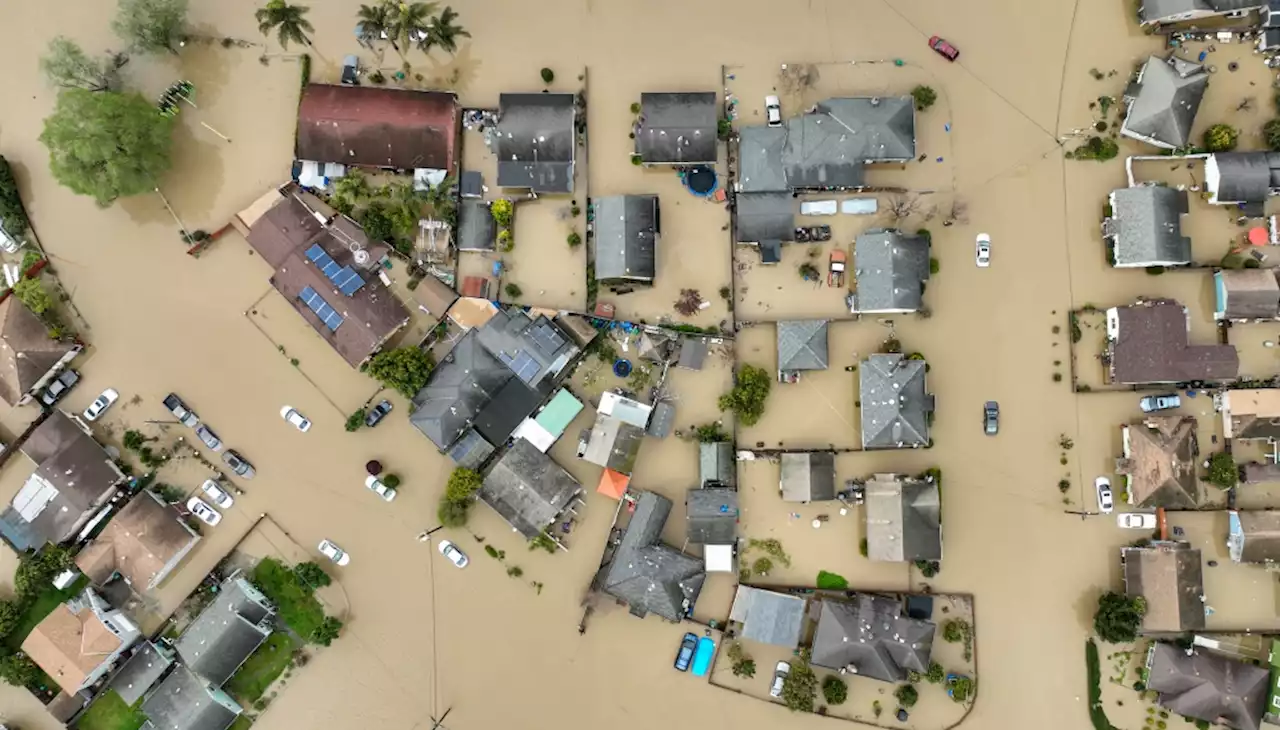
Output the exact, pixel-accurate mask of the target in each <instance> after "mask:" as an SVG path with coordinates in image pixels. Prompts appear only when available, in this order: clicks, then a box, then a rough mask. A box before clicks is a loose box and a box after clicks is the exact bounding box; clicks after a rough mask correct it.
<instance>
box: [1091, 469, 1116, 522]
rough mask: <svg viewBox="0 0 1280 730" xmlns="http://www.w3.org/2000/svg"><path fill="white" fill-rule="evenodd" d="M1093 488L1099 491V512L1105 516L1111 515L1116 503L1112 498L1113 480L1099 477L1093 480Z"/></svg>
mask: <svg viewBox="0 0 1280 730" xmlns="http://www.w3.org/2000/svg"><path fill="white" fill-rule="evenodd" d="M1093 486H1094V488H1095V489H1097V490H1098V511H1099V512H1101V513H1102V514H1104V515H1109V514H1111V510H1113V509H1115V506H1116V503H1115V500H1114V499H1113V498H1112V496H1111V480H1110V479H1108V478H1106V477H1098V478H1097V479H1095V480H1093Z"/></svg>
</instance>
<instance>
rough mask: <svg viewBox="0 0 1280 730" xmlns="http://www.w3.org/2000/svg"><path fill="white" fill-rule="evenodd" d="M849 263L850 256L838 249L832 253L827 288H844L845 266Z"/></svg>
mask: <svg viewBox="0 0 1280 730" xmlns="http://www.w3.org/2000/svg"><path fill="white" fill-rule="evenodd" d="M848 261H849V254H847V253H845V252H844V251H841V250H840V249H836V250H834V251H832V252H831V261H830V263H829V271H827V286H830V287H839V286H844V272H845V265H846V264H847V263H848Z"/></svg>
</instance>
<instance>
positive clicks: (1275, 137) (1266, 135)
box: [1262, 119, 1280, 152]
mask: <svg viewBox="0 0 1280 730" xmlns="http://www.w3.org/2000/svg"><path fill="white" fill-rule="evenodd" d="M1262 138H1263V139H1264V140H1266V142H1267V149H1269V150H1271V151H1272V152H1280V119H1272V120H1271V121H1269V122H1267V123H1266V124H1264V125H1262Z"/></svg>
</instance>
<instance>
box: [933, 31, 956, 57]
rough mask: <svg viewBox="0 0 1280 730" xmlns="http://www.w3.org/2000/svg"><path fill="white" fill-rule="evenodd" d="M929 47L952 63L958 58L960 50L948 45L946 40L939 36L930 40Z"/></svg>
mask: <svg viewBox="0 0 1280 730" xmlns="http://www.w3.org/2000/svg"><path fill="white" fill-rule="evenodd" d="M929 47H930V48H932V49H933V50H934V51H936V52H937V53H938V55H940V56H942V57H943V58H945V59H947V60H948V61H954V60H956V59H957V58H960V49H958V48H956V47H955V46H953V45H951V44H950V43H948V42H947V41H946V39H945V38H943V37H941V36H936V35H935V36H933V37H932V38H930V39H929Z"/></svg>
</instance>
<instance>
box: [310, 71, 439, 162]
mask: <svg viewBox="0 0 1280 730" xmlns="http://www.w3.org/2000/svg"><path fill="white" fill-rule="evenodd" d="M458 121H459V109H458V99H457V97H456V96H454V95H453V94H449V93H444V92H439V91H414V90H411V89H379V88H373V87H368V86H331V85H327V84H311V85H309V86H307V88H306V89H305V90H304V91H303V92H302V100H301V102H300V103H299V105H298V138H297V139H298V144H297V150H296V153H297V158H298V159H301V160H312V161H315V162H340V163H342V164H344V165H363V166H366V167H393V168H398V169H411V168H435V169H440V170H452V169H453V166H454V159H455V152H454V146H455V143H456V140H457V137H458Z"/></svg>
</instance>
